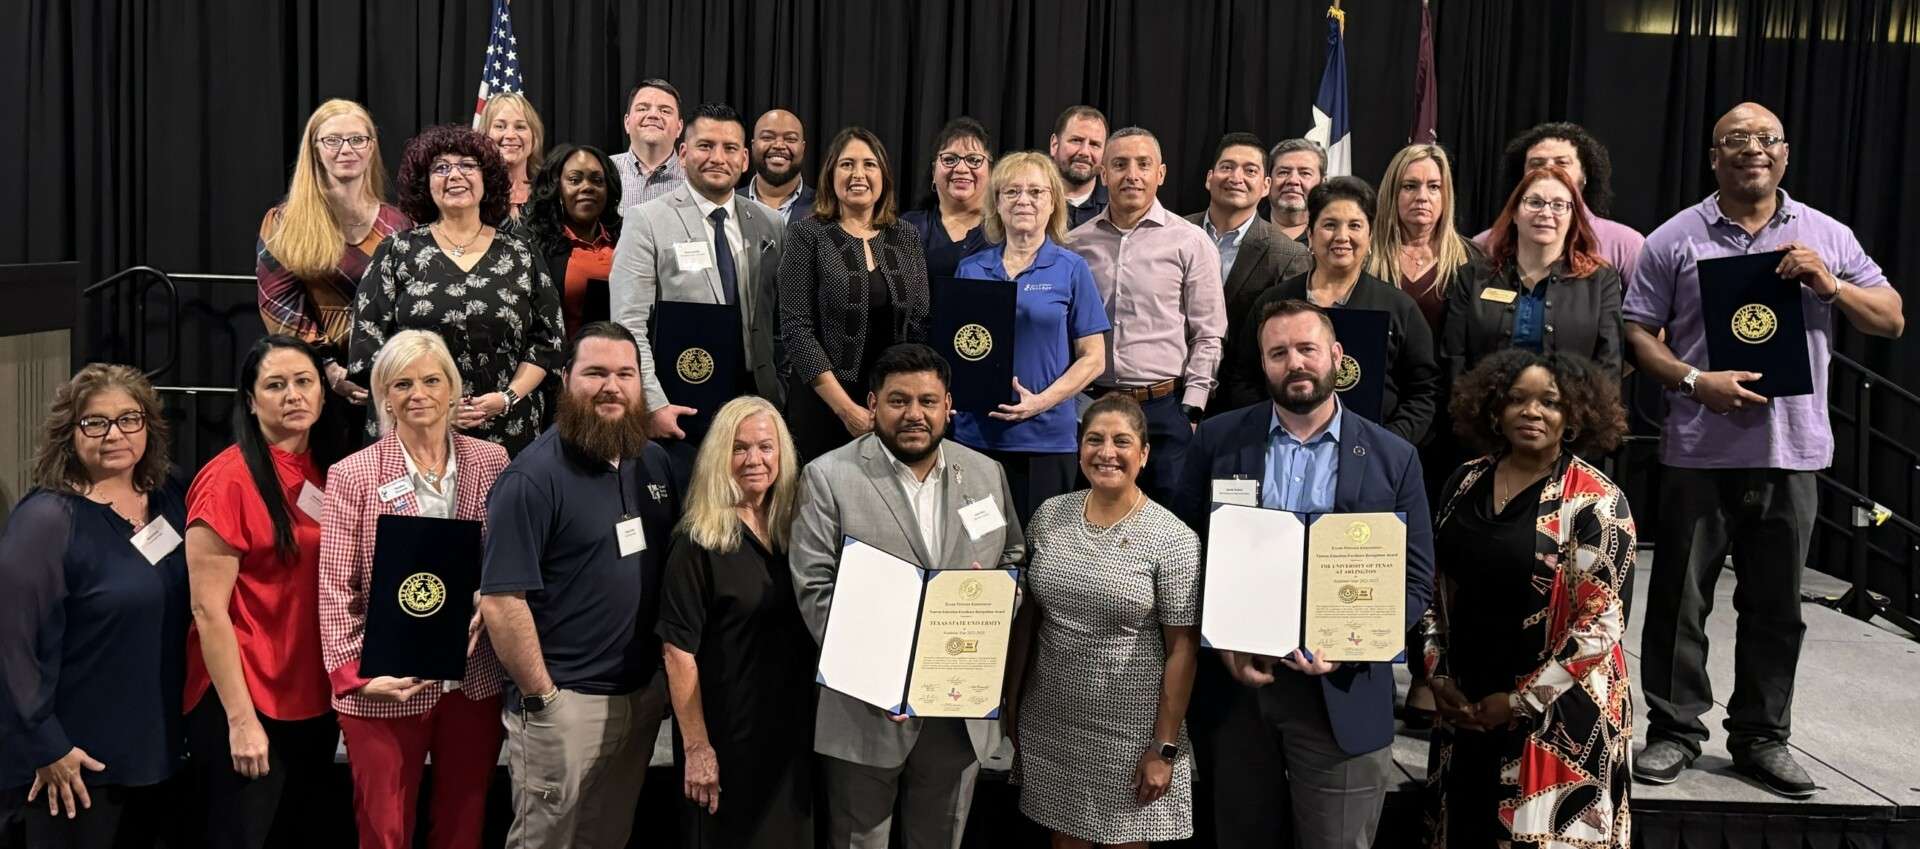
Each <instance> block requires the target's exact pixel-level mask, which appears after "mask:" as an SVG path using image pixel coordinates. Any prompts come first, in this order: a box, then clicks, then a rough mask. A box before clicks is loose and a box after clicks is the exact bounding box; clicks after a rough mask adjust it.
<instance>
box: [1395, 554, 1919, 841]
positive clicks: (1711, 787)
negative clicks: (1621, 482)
mask: <svg viewBox="0 0 1920 849" xmlns="http://www.w3.org/2000/svg"><path fill="white" fill-rule="evenodd" d="M1651 563H1652V555H1651V553H1649V552H1642V553H1641V557H1640V564H1639V569H1638V574H1637V575H1636V578H1635V580H1634V601H1633V617H1634V618H1633V620H1632V621H1631V622H1629V623H1628V627H1627V636H1626V647H1627V653H1628V655H1629V656H1631V657H1632V659H1633V660H1632V665H1631V667H1630V668H1629V674H1630V675H1631V676H1632V679H1633V683H1634V688H1633V689H1634V704H1635V706H1636V707H1638V709H1639V720H1638V721H1637V723H1636V724H1635V726H1634V728H1635V732H1636V736H1639V733H1640V732H1641V730H1642V729H1644V728H1645V727H1646V716H1647V711H1646V700H1645V699H1644V698H1642V696H1641V692H1640V681H1639V671H1640V669H1639V661H1640V628H1641V626H1642V624H1644V623H1643V617H1642V611H1644V610H1645V606H1644V604H1643V601H1642V599H1643V596H1644V592H1645V588H1646V586H1647V585H1648V583H1649V576H1648V571H1649V569H1650V567H1651ZM1802 581H1803V584H1804V589H1805V590H1806V591H1807V592H1810V593H1815V594H1818V595H1839V594H1840V593H1842V592H1844V591H1845V590H1846V584H1844V583H1842V582H1840V581H1838V580H1835V579H1834V578H1831V577H1829V576H1827V575H1824V574H1821V573H1819V572H1815V571H1813V570H1811V569H1809V570H1807V571H1806V572H1805V573H1804V578H1803V579H1802ZM1735 583H1737V578H1736V576H1735V575H1734V573H1733V572H1732V571H1731V570H1729V571H1727V572H1726V573H1725V574H1723V575H1722V576H1721V579H1720V581H1719V584H1718V586H1717V587H1716V588H1715V593H1714V606H1713V614H1712V615H1711V616H1709V617H1708V619H1707V637H1708V640H1709V642H1710V645H1711V646H1712V649H1711V651H1710V652H1709V655H1708V661H1707V671H1708V674H1709V675H1710V676H1711V677H1712V680H1713V684H1714V709H1713V711H1712V712H1710V713H1708V714H1707V716H1706V724H1707V727H1708V729H1709V730H1711V732H1712V733H1713V735H1714V736H1713V738H1712V739H1710V740H1709V741H1708V742H1707V745H1706V747H1705V750H1704V751H1703V752H1702V753H1701V757H1700V759H1699V760H1698V761H1696V762H1695V763H1694V768H1693V769H1690V770H1687V771H1686V772H1685V773H1683V774H1682V775H1681V776H1680V779H1679V780H1677V781H1675V782H1674V783H1672V784H1669V785H1665V786H1656V785H1651V784H1642V783H1638V782H1636V783H1635V784H1634V786H1633V793H1634V796H1633V805H1634V810H1635V812H1636V813H1637V814H1655V813H1661V812H1668V813H1707V812H1713V813H1743V812H1744V813H1755V814H1758V813H1765V814H1771V815H1776V816H1778V815H1788V816H1807V817H1846V818H1875V819H1896V818H1897V819H1914V818H1920V643H1916V642H1914V641H1913V640H1911V639H1908V638H1907V637H1905V636H1903V635H1902V632H1900V631H1898V630H1895V629H1894V628H1892V626H1884V627H1883V625H1884V623H1883V622H1879V621H1876V622H1874V623H1866V622H1861V621H1860V620H1858V619H1854V618H1853V617H1851V616H1847V615H1845V614H1843V613H1840V612H1839V611H1836V610H1833V609H1830V608H1827V607H1823V606H1821V605H1818V604H1803V605H1802V606H1801V611H1802V612H1803V614H1804V616H1805V618H1806V623H1807V636H1806V642H1805V643H1804V645H1803V647H1802V649H1801V653H1800V667H1799V674H1798V676H1797V678H1796V680H1795V684H1794V705H1793V737H1792V739H1791V740H1790V741H1789V744H1790V745H1791V746H1792V747H1793V750H1794V754H1795V755H1796V756H1797V757H1798V758H1799V760H1800V763H1801V765H1802V766H1803V767H1805V768H1806V770H1807V772H1808V773H1809V774H1811V775H1812V776H1813V779H1814V781H1815V782H1817V783H1818V784H1819V785H1820V788H1821V789H1820V792H1818V793H1816V794H1814V796H1813V797H1812V798H1810V799H1804V800H1793V799H1785V798H1782V797H1780V796H1776V795H1774V794H1772V793H1769V792H1767V791H1766V790H1764V789H1762V788H1761V787H1760V786H1759V785H1758V784H1756V783H1754V782H1753V781H1751V780H1749V779H1747V778H1746V777H1744V776H1741V775H1739V774H1737V773H1735V772H1734V771H1733V770H1732V760H1731V759H1730V758H1729V757H1728V755H1727V747H1726V739H1725V733H1724V731H1723V729H1722V728H1721V722H1722V721H1723V720H1725V719H1726V700H1727V697H1728V696H1729V695H1731V694H1732V689H1733V646H1734V619H1735V617H1734V612H1733V587H1734V584H1735ZM1399 675H1400V676H1401V678H1402V684H1401V686H1402V689H1403V690H1404V688H1405V680H1404V679H1405V675H1406V671H1405V668H1404V667H1402V668H1401V669H1400V670H1399ZM1643 745H1645V740H1644V738H1642V739H1639V740H1636V741H1635V744H1634V748H1635V749H1636V750H1637V749H1639V748H1640V747H1641V746H1643ZM1394 762H1395V763H1396V764H1397V765H1398V766H1399V767H1400V769H1401V771H1402V772H1403V773H1404V774H1405V776H1406V779H1407V781H1408V782H1412V783H1417V782H1420V781H1422V780H1423V779H1424V778H1425V777H1426V773H1427V768H1426V766H1427V741H1426V740H1425V739H1422V738H1418V737H1414V736H1409V735H1407V734H1402V735H1400V737H1399V738H1398V739H1397V740H1396V741H1395V742H1394Z"/></svg>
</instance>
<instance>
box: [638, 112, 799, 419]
mask: <svg viewBox="0 0 1920 849" xmlns="http://www.w3.org/2000/svg"><path fill="white" fill-rule="evenodd" d="M680 161H681V162H682V163H683V164H685V166H686V169H687V183H686V185H683V186H680V187H678V188H676V189H674V190H673V191H671V192H668V193H667V194H664V195H661V196H660V197H657V198H654V199H653V200H650V201H647V202H646V203H644V204H641V205H639V206H636V207H632V208H630V209H628V210H627V212H626V223H625V224H623V225H622V226H621V228H620V244H619V245H618V246H617V247H615V248H614V252H613V270H612V273H611V274H610V275H609V277H608V280H607V300H608V302H609V306H610V307H611V312H612V313H613V319H614V320H615V321H618V322H620V323H621V324H622V325H625V326H626V328H627V329H628V330H630V331H632V332H633V335H634V338H636V339H639V340H640V374H641V378H642V380H643V382H644V384H645V387H646V394H647V419H648V432H649V433H650V434H651V435H652V436H653V437H654V438H656V439H662V440H665V439H669V438H672V439H685V438H686V436H687V434H686V432H685V431H684V430H682V428H681V426H680V417H682V416H686V415H690V414H692V413H694V412H695V410H694V409H693V408H691V407H687V406H684V405H681V404H675V403H673V400H674V399H671V398H668V397H667V394H666V392H665V391H664V390H662V389H661V387H660V378H659V376H658V374H657V373H656V372H655V368H656V365H655V363H654V361H653V344H652V340H653V337H652V336H650V335H648V333H647V329H648V323H649V322H650V321H651V319H652V317H653V310H654V305H655V304H657V303H660V302H662V301H682V302H691V303H701V304H736V305H738V306H739V308H740V344H741V347H742V350H743V351H744V352H745V358H744V359H743V360H742V362H743V363H744V364H745V365H746V367H747V368H748V369H750V370H751V371H752V381H751V384H750V385H743V386H740V387H739V391H740V392H742V393H747V392H752V393H755V394H758V395H760V396H762V397H765V398H767V399H769V400H771V401H773V402H774V404H776V405H779V404H780V403H781V402H782V400H783V397H782V396H783V394H784V386H785V384H783V383H782V382H781V378H780V372H781V364H780V356H779V350H778V342H777V340H776V339H775V331H776V329H777V326H778V322H777V321H776V319H775V317H774V307H775V300H776V298H777V295H776V293H775V283H774V274H775V273H776V272H777V271H778V270H779V268H780V243H781V236H782V234H783V233H784V232H785V231H786V224H785V222H784V221H782V220H781V218H780V216H779V214H778V213H775V212H774V211H773V210H771V209H768V208H767V207H765V206H763V205H761V204H760V203H758V202H755V201H752V200H749V199H747V198H744V197H740V196H738V195H736V194H734V191H733V187H734V185H735V184H736V183H738V182H739V181H740V174H741V173H742V172H743V171H745V170H746V167H747V130H746V125H745V124H744V123H742V122H741V120H740V115H739V113H737V112H735V111H733V108H732V107H729V106H726V105H724V104H716V103H709V104H705V105H702V106H701V107H700V108H699V109H697V110H695V112H694V114H693V118H692V120H691V121H689V122H688V123H687V127H686V136H685V138H684V139H682V140H681V142H680ZM720 377H724V378H727V379H729V380H731V379H735V377H736V376H735V375H721V376H720ZM704 412H709V413H711V412H714V411H712V410H707V411H704ZM688 453H689V455H690V452H688Z"/></svg>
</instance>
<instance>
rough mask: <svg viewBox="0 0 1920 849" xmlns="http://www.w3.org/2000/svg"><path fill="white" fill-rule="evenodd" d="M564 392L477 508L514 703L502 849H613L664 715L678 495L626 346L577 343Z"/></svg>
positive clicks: (487, 588)
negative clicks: (663, 621)
mask: <svg viewBox="0 0 1920 849" xmlns="http://www.w3.org/2000/svg"><path fill="white" fill-rule="evenodd" d="M563 378H564V383H565V391H564V392H563V393H562V394H561V397H560V409H559V416H558V418H557V419H556V420H555V422H554V426H553V427H552V428H550V429H549V430H547V432H546V433H543V434H541V435H540V437H539V438H538V439H535V440H534V441H533V443H532V444H531V445H528V446H527V448H526V450H524V451H522V452H520V456H519V457H517V458H515V459H514V461H513V464H512V465H510V466H508V467H507V470H506V471H505V472H503V473H501V475H500V479H499V480H498V481H497V482H496V483H495V484H494V488H493V494H492V496H491V497H490V498H489V500H488V505H487V524H488V528H487V531H488V533H487V552H486V563H485V565H484V566H483V567H482V571H481V579H480V592H481V593H482V596H481V600H480V610H481V614H482V616H483V617H484V618H485V620H486V623H487V634H488V636H489V637H490V638H491V639H492V641H493V647H494V651H495V653H497V654H498V655H499V656H500V662H501V664H502V665H504V666H505V667H506V670H507V675H508V676H509V677H511V678H512V679H513V683H514V687H515V688H516V690H517V693H516V694H513V695H510V696H509V698H508V699H507V709H506V712H505V717H504V721H505V722H506V726H507V758H508V762H507V768H508V771H509V773H510V775H511V778H512V781H513V805H514V821H513V827H512V829H511V830H510V831H508V833H507V845H508V846H513V847H520V846H573V847H581V849H585V847H622V846H625V845H627V838H628V836H629V832H630V831H631V830H632V827H633V810H634V805H635V804H636V803H637V802H638V800H639V797H640V785H641V782H642V781H644V780H645V778H646V770H647V762H648V759H649V758H650V757H651V755H652V753H653V742H654V738H655V737H656V736H657V735H658V734H659V730H660V721H661V719H662V718H663V717H664V716H665V715H666V708H667V698H666V684H665V680H666V679H665V676H664V675H662V673H661V661H660V641H659V639H658V638H657V637H655V636H654V619H655V618H656V617H657V615H658V613H659V608H660V594H659V588H660V570H661V564H662V563H663V562H664V561H665V560H666V547H667V541H668V540H669V539H670V538H671V534H672V532H673V525H674V522H676V521H678V519H679V516H680V493H679V491H678V490H677V488H675V486H674V484H673V480H674V477H673V475H672V474H671V472H670V469H669V468H668V465H667V455H666V451H665V450H663V449H662V448H660V446H658V445H654V444H653V443H651V442H648V441H647V438H646V401H645V396H644V395H643V394H642V392H641V386H640V358H639V346H638V345H637V344H636V343H635V342H634V338H633V334H631V333H629V332H627V330H626V328H624V327H621V326H620V325H618V324H615V323H613V322H607V321H601V322H595V323H593V324H589V325H587V326H585V327H583V328H581V329H580V334H579V335H578V336H577V337H575V338H574V341H573V350H572V351H571V353H570V354H569V356H568V358H567V368H566V372H565V374H564V375H563Z"/></svg>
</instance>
